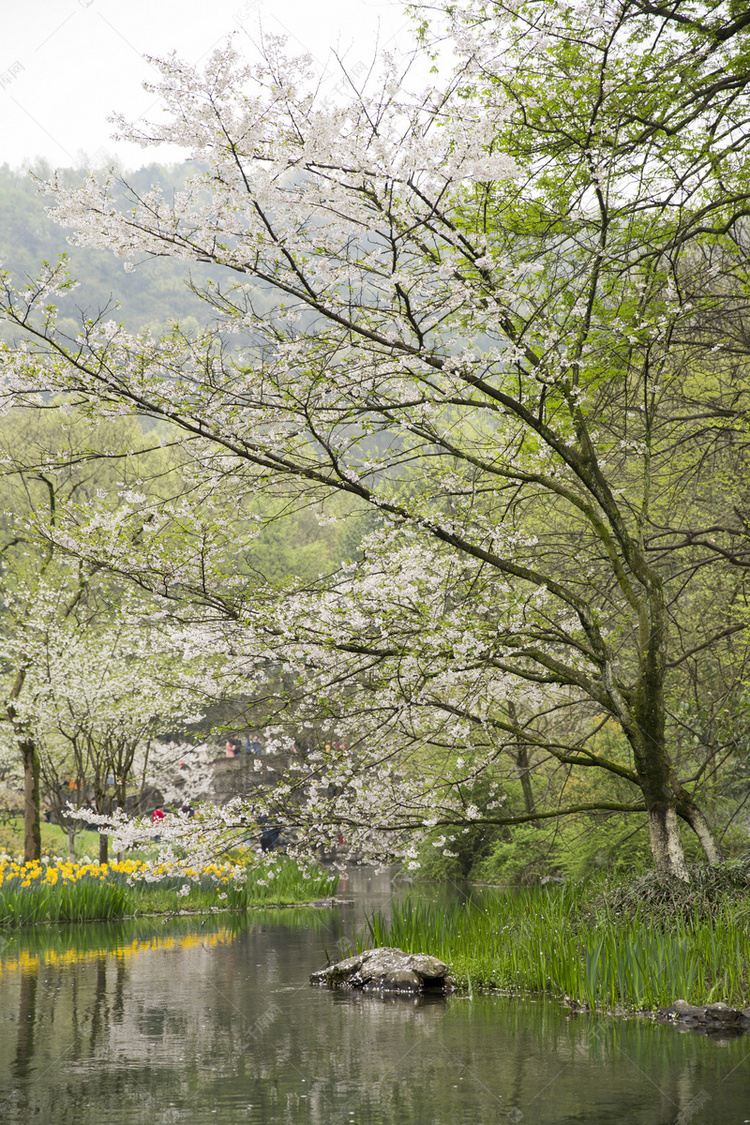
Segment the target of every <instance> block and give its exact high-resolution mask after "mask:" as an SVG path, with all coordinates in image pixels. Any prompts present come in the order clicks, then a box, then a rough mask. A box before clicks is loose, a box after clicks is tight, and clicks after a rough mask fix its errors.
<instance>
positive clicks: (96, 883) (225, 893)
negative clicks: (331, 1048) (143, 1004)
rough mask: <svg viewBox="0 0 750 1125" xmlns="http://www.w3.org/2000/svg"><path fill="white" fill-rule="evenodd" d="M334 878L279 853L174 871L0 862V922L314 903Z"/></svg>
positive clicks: (128, 863) (130, 865) (134, 864)
mask: <svg viewBox="0 0 750 1125" xmlns="http://www.w3.org/2000/svg"><path fill="white" fill-rule="evenodd" d="M337 883H338V876H337V875H331V874H330V873H329V872H327V871H323V870H322V869H313V870H307V869H305V868H302V867H299V866H298V865H297V864H295V863H294V862H293V861H291V860H287V859H283V858H280V859H278V860H276V861H275V862H274V863H272V864H271V865H268V866H256V865H252V864H250V865H247V866H244V867H241V868H240V867H238V865H237V864H228V863H227V864H216V865H214V864H212V865H211V866H209V867H205V868H202V869H200V870H187V871H185V870H181V871H180V872H173V871H171V870H170V869H169V868H167V867H162V868H157V869H156V870H154V869H153V868H152V867H150V866H147V865H146V864H145V863H143V862H142V861H140V860H125V861H124V862H123V863H111V864H99V863H75V864H72V863H62V862H59V861H58V862H49V863H45V862H42V863H29V864H23V863H18V862H15V861H13V860H8V861H5V862H2V863H0V926H25V925H33V924H35V923H39V922H86V921H94V920H100V921H109V920H112V919H117V918H126V917H132V916H138V915H144V914H170V913H176V912H183V911H189V912H196V913H197V912H209V911H217V910H246V909H247V908H248V907H251V906H255V905H258V906H261V905H264V904H266V905H291V904H294V903H303V902H313V901H315V900H317V899H320V898H325V897H328V896H330V895H332V894H333V893H334V892H335V889H336V885H337Z"/></svg>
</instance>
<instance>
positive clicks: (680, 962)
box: [354, 865, 750, 1012]
mask: <svg viewBox="0 0 750 1125" xmlns="http://www.w3.org/2000/svg"><path fill="white" fill-rule="evenodd" d="M727 866H728V865H727ZM713 878H714V882H712V883H710V881H709V880H706V883H705V886H704V887H703V889H702V890H698V889H696V890H695V891H694V892H693V893H692V895H691V894H690V892H689V891H688V890H684V891H682V892H681V891H680V890H679V889H677V888H669V889H666V890H665V889H657V888H655V887H654V888H651V887H650V884H649V885H647V887H646V890H649V889H650V890H651V891H652V892H653V893H651V894H648V893H645V892H644V893H643V894H641V892H640V889H639V888H641V886H642V883H641V882H640V881H638V882H637V883H635V884H629V885H628V887H625V886H623V885H622V884H620V885H619V886H616V885H614V884H605V883H602V882H597V883H593V882H584V883H575V884H573V883H571V884H564V885H557V886H547V887H541V886H540V887H533V888H523V889H521V890H518V891H508V892H497V893H494V894H490V893H481V892H476V893H472V894H470V895H469V896H468V897H467V898H466V899H465V900H464V901H462V902H460V903H457V904H456V905H455V906H453V907H452V908H451V907H448V908H446V907H445V905H444V904H437V903H429V902H428V903H424V902H422V903H420V902H415V901H412V900H411V899H407V900H406V902H404V903H402V904H393V907H392V917H391V918H390V920H386V918H385V916H384V915H383V914H382V913H377V912H376V913H375V914H374V915H373V916H372V917H371V918H370V919H369V921H368V923H367V926H366V928H365V930H363V931H362V932H361V933H360V934H358V935H357V937H356V938H355V943H354V944H355V947H356V948H358V949H363V948H366V947H367V946H368V945H392V946H397V947H399V948H401V949H403V950H405V951H407V952H420V951H424V952H427V953H430V954H432V955H434V956H436V957H439V958H440V959H441V960H443V961H446V962H447V963H448V964H449V965H450V967H451V973H452V976H453V978H454V979H455V980H456V982H457V983H458V984H459V985H462V986H469V987H472V988H477V987H479V988H499V989H503V990H507V991H514V992H515V991H519V992H520V991H524V992H546V993H549V994H551V995H554V996H558V997H561V998H564V999H565V1000H566V1001H567V1002H568V1003H570V1004H571V1006H573V1007H575V1008H581V1009H589V1010H592V1011H593V1010H598V1011H609V1012H611V1011H618V1010H623V1009H628V1010H641V1011H643V1010H653V1009H655V1008H659V1007H662V1006H667V1005H669V1004H671V1003H672V1002H673V1001H675V1000H677V999H679V998H682V999H685V1000H687V1001H688V1002H689V1003H692V1004H706V1003H712V1002H714V1001H718V1000H721V1001H723V1002H725V1003H727V1004H730V1005H732V1006H734V1007H744V1006H746V1005H747V1004H748V1003H750V982H749V980H748V969H749V967H750V897H748V892H747V890H745V891H744V893H743V892H742V887H741V884H740V882H738V878H739V877H738V876H737V873H736V872H731V871H730V872H729V873H728V874H727V875H726V877H725V876H721V875H715V876H714V877H713ZM722 880H723V883H722ZM709 884H710V885H709ZM681 894H682V895H683V898H682V899H681V898H680V895H681ZM675 904H678V905H679V907H680V908H679V909H677V908H676V907H675ZM688 906H689V909H688Z"/></svg>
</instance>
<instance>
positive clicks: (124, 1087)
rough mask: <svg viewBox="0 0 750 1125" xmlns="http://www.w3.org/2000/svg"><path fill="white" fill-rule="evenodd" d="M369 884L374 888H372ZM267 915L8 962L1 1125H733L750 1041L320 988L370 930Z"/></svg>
mask: <svg viewBox="0 0 750 1125" xmlns="http://www.w3.org/2000/svg"><path fill="white" fill-rule="evenodd" d="M368 879H369V882H368V881H367V880H368ZM353 882H354V885H353V886H351V887H350V891H351V892H352V897H353V898H354V900H355V901H354V903H353V904H352V905H351V906H348V907H344V908H341V909H340V910H338V911H328V912H310V911H295V912H294V913H291V912H286V911H283V912H282V911H264V912H263V913H262V914H255V915H252V914H251V915H249V916H248V917H247V919H239V918H237V917H236V916H235V917H232V916H224V917H221V918H220V917H219V916H217V917H215V918H210V919H203V920H202V921H199V920H195V919H193V920H184V919H179V920H174V921H169V922H168V923H167V924H166V925H163V924H162V922H161V920H160V919H155V920H147V921H142V922H139V923H137V924H132V925H129V926H124V925H119V926H111V927H89V928H86V929H85V930H84V929H82V928H74V930H71V931H61V930H56V931H44V932H42V931H41V930H40V929H37V930H35V931H34V932H31V933H27V934H24V935H17V936H15V937H14V938H13V939H12V940H9V939H8V936H7V935H6V937H5V946H4V948H3V949H2V951H0V1122H8V1125H16V1123H19V1125H20V1123H21V1122H23V1123H24V1125H27V1123H28V1122H31V1121H36V1120H39V1121H45V1122H47V1121H49V1122H52V1123H57V1122H60V1123H66V1122H68V1121H70V1122H71V1123H72V1122H75V1123H76V1125H86V1123H88V1122H92V1123H93V1122H96V1123H97V1125H101V1123H104V1125H107V1123H110V1122H111V1123H113V1125H114V1123H117V1125H120V1123H122V1125H131V1123H132V1125H141V1123H145V1122H148V1123H149V1125H153V1123H160V1122H172V1121H174V1122H176V1121H177V1120H179V1119H183V1118H184V1119H187V1120H189V1121H190V1122H196V1123H203V1122H207V1121H212V1122H221V1123H222V1125H224V1123H229V1122H248V1123H251V1125H252V1123H257V1125H261V1123H262V1125H266V1123H276V1122H279V1123H280V1122H291V1123H293V1125H296V1123H300V1125H301V1123H316V1125H317V1123H320V1125H331V1123H338V1122H341V1123H342V1125H344V1123H361V1125H384V1123H386V1122H387V1123H388V1125H407V1123H408V1125H422V1123H424V1125H443V1123H445V1125H456V1123H459V1125H460V1123H466V1125H469V1123H471V1125H476V1123H477V1122H495V1121H510V1122H513V1123H518V1122H521V1121H523V1122H525V1123H529V1122H532V1121H533V1122H535V1123H543V1125H546V1123H548V1122H549V1123H552V1122H555V1123H559V1122H573V1121H575V1122H585V1123H595V1122H605V1121H606V1122H610V1121H622V1122H629V1123H632V1125H641V1123H642V1125H647V1123H648V1125H651V1123H654V1122H657V1123H665V1125H666V1123H667V1122H675V1123H676V1122H678V1121H679V1123H680V1125H688V1123H689V1122H693V1123H694V1125H712V1123H714V1122H716V1123H719V1122H721V1123H722V1125H724V1123H728V1125H731V1123H733V1122H737V1123H740V1122H744V1121H745V1120H747V1119H748V1118H750V1110H748V1108H747V1107H748V1106H750V1077H749V1075H750V1041H748V1040H734V1041H731V1042H727V1043H716V1042H711V1041H708V1040H706V1039H701V1038H699V1037H697V1036H691V1035H681V1034H679V1033H678V1032H676V1031H675V1030H674V1029H673V1028H669V1027H666V1028H665V1027H661V1026H658V1025H656V1024H653V1023H651V1022H648V1021H646V1020H642V1019H632V1020H608V1019H601V1018H588V1017H585V1016H580V1017H577V1018H572V1017H570V1016H569V1015H568V1014H567V1013H566V1012H565V1011H564V1010H563V1009H561V1008H560V1006H559V1005H556V1004H554V1003H551V1002H548V1001H545V1000H542V999H538V1000H535V999H533V998H529V997H526V998H523V999H518V998H509V997H502V996H475V997H474V998H473V999H470V998H468V997H458V996H454V997H450V998H448V1000H445V999H443V998H439V997H437V998H435V997H429V998H424V999H418V1000H413V999H407V998H403V997H391V998H386V999H382V998H378V997H374V996H362V995H360V994H350V993H345V992H328V991H326V990H324V989H317V988H311V987H310V986H309V985H308V983H307V978H308V974H309V972H310V971H312V970H313V969H315V968H320V967H321V965H322V963H323V961H324V960H325V957H324V955H323V952H322V950H323V946H324V945H325V946H326V947H327V948H328V949H329V950H330V951H333V950H334V949H335V946H336V942H337V941H338V935H339V933H340V932H341V930H342V929H343V930H344V932H345V933H351V928H352V926H353V925H355V924H356V918H355V914H356V912H361V911H362V910H363V909H372V908H373V906H375V905H380V904H381V903H383V902H384V903H385V904H386V905H387V902H388V898H389V895H390V891H391V888H390V884H389V883H388V882H387V880H386V881H385V882H384V881H383V880H380V881H378V879H377V878H376V877H374V876H372V875H368V874H367V873H365V872H360V873H357V875H356V876H355V877H354V880H353Z"/></svg>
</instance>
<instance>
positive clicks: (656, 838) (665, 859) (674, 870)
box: [648, 804, 690, 883]
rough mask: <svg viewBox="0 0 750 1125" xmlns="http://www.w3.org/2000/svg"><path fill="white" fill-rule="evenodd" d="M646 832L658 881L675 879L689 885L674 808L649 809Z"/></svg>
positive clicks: (663, 805)
mask: <svg viewBox="0 0 750 1125" xmlns="http://www.w3.org/2000/svg"><path fill="white" fill-rule="evenodd" d="M648 830H649V835H650V838H651V853H652V855H653V857H654V867H655V868H656V874H657V876H658V877H659V879H669V878H672V879H675V878H676V879H682V881H683V882H685V883H689V882H690V876H689V874H688V869H687V863H686V862H685V853H684V851H683V848H682V840H681V838H680V825H679V821H678V819H677V813H676V812H675V810H674V808H672V806H671V805H666V804H662V805H660V806H657V807H655V808H652V809H649V812H648Z"/></svg>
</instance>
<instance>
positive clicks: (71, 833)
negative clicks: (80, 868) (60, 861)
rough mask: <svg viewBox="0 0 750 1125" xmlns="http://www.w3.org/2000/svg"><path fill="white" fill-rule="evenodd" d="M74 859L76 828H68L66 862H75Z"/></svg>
mask: <svg viewBox="0 0 750 1125" xmlns="http://www.w3.org/2000/svg"><path fill="white" fill-rule="evenodd" d="M75 861H76V830H75V828H69V829H68V863H75Z"/></svg>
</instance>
